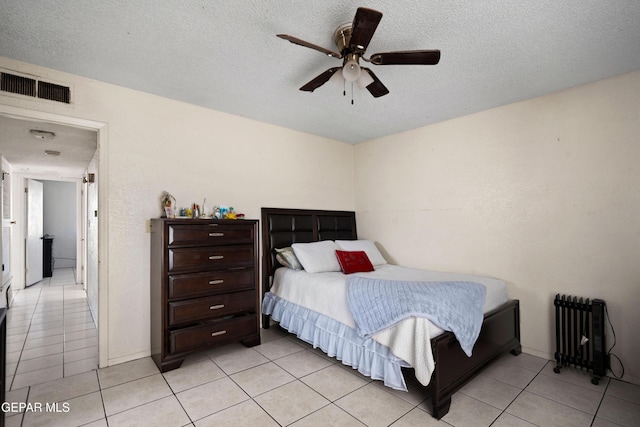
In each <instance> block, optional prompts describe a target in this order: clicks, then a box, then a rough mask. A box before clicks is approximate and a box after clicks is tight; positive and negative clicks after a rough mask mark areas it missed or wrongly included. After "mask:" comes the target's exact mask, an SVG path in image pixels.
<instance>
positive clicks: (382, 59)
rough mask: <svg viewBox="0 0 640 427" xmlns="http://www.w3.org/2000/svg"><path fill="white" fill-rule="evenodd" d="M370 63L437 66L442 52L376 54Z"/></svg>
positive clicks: (372, 56) (406, 51)
mask: <svg viewBox="0 0 640 427" xmlns="http://www.w3.org/2000/svg"><path fill="white" fill-rule="evenodd" d="M368 61H369V62H371V63H372V64H375V65H436V64H437V63H438V62H440V51H439V50H404V51H398V52H383V53H374V54H373V55H371V58H370V59H369V60H368Z"/></svg>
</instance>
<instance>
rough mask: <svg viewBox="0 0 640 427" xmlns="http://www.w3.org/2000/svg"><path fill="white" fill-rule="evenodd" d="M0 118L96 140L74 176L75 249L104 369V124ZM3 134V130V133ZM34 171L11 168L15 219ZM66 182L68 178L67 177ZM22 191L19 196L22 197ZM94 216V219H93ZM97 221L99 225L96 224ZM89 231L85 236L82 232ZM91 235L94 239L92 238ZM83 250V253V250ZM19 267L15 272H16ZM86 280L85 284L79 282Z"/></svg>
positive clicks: (45, 116)
mask: <svg viewBox="0 0 640 427" xmlns="http://www.w3.org/2000/svg"><path fill="white" fill-rule="evenodd" d="M0 116H2V117H8V118H11V119H16V120H27V121H38V122H41V123H46V124H52V125H56V126H62V127H66V128H82V129H90V130H92V131H93V132H94V134H95V136H96V141H97V143H96V150H95V156H94V158H93V159H91V162H90V163H89V164H87V165H85V170H84V172H85V173H84V174H83V175H82V176H80V175H78V176H75V177H74V179H76V180H77V181H78V182H79V183H80V184H79V185H78V188H79V200H81V201H82V202H81V203H80V204H81V208H80V214H79V217H80V218H81V220H79V221H78V228H79V229H80V230H81V231H80V233H81V235H82V236H83V237H82V238H80V239H78V246H79V248H80V250H79V254H78V257H79V258H80V257H82V262H83V263H84V265H86V268H85V269H84V271H79V272H78V274H79V281H83V282H84V283H85V284H86V286H87V296H88V297H89V298H90V299H91V302H92V303H93V307H94V308H95V318H96V320H97V325H98V346H99V354H98V364H99V366H100V367H106V366H107V362H108V322H107V308H108V301H107V298H106V296H107V286H108V280H107V278H108V276H107V271H108V260H107V257H106V254H107V246H106V235H107V230H108V227H107V218H106V215H104V216H103V215H99V213H100V212H106V211H107V204H108V199H107V197H106V194H107V185H108V180H107V179H98V177H99V176H100V177H102V176H104V177H106V175H107V165H108V164H107V156H106V147H107V144H108V138H107V126H106V124H105V123H100V122H94V121H89V120H84V119H77V118H73V117H68V116H62V115H57V114H50V113H44V112H38V111H32V110H26V109H22V108H18V107H11V106H7V105H0ZM3 132H4V129H3ZM5 149H6V147H4V143H3V147H0V154H2V153H3V151H5ZM36 170H37V168H36V167H34V168H33V169H31V168H28V169H27V170H22V169H17V168H14V170H13V171H12V175H13V180H12V181H13V184H12V194H13V195H14V196H15V199H16V200H14V206H16V210H15V211H14V212H15V216H16V217H18V218H24V216H23V215H26V212H25V209H24V206H25V203H24V194H25V193H24V192H23V191H24V187H22V190H20V187H21V185H23V184H24V181H25V179H28V178H31V179H33V178H34V175H36ZM42 173H43V175H42V176H37V178H48V179H51V180H56V179H59V178H60V177H59V176H58V175H56V174H52V173H50V171H47V170H45V171H42ZM89 173H91V174H93V177H94V179H93V180H91V182H89V181H88V180H87V176H88V174H89ZM66 178H67V179H68V178H70V177H66ZM21 191H22V193H21ZM88 212H92V213H95V215H92V216H91V217H92V218H89V215H88ZM94 216H95V218H93V217H94ZM98 217H100V221H98ZM88 221H92V225H91V227H88V226H87V222H88ZM88 229H89V230H90V231H88V232H86V231H83V230H88ZM12 232H13V234H14V235H15V236H16V237H21V236H26V234H25V232H26V230H25V229H24V224H20V222H18V223H17V224H15V225H14V228H13V229H12ZM92 232H93V234H94V235H93V236H92V235H91V234H92ZM98 236H105V238H98ZM84 247H86V250H85V249H82V248H84ZM25 250H26V244H25V239H23V238H15V239H13V240H12V262H11V264H12V267H13V271H14V277H16V276H15V272H16V271H19V270H21V268H20V265H21V264H22V265H24V262H25ZM16 267H18V268H16ZM80 277H85V278H86V280H82V279H80ZM17 281H18V282H22V283H20V284H19V285H21V286H16V287H17V288H18V287H19V288H24V280H17ZM89 295H90V296H89Z"/></svg>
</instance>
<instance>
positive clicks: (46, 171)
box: [0, 115, 98, 178]
mask: <svg viewBox="0 0 640 427" xmlns="http://www.w3.org/2000/svg"><path fill="white" fill-rule="evenodd" d="M31 129H34V130H44V131H47V132H53V133H54V134H55V137H54V138H53V139H39V138H36V137H34V136H33V135H31V133H30V130H31ZM0 130H1V132H0V154H2V155H3V156H4V157H5V158H6V159H7V161H8V162H9V163H10V164H11V166H12V168H13V171H15V172H19V173H25V174H30V175H46V176H49V177H58V178H77V177H80V176H82V174H83V173H84V171H85V169H86V168H87V165H89V162H90V161H91V158H92V157H93V155H94V153H95V151H96V148H97V144H98V139H97V133H96V131H94V130H88V129H81V128H75V127H70V126H62V125H58V124H53V123H46V122H37V121H31V120H21V119H16V118H12V117H8V116H3V115H0ZM45 151H58V152H60V155H58V156H52V155H47V154H46V153H45Z"/></svg>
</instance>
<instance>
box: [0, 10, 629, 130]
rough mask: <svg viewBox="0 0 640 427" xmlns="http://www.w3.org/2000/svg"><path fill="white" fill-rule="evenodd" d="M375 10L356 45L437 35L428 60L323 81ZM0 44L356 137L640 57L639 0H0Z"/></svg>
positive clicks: (65, 66) (553, 86) (26, 57)
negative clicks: (341, 29) (350, 80)
mask: <svg viewBox="0 0 640 427" xmlns="http://www.w3.org/2000/svg"><path fill="white" fill-rule="evenodd" d="M359 6H365V7H370V8H373V9H376V10H379V11H381V12H382V13H383V14H384V16H383V18H382V21H381V22H380V25H379V26H378V29H377V31H376V33H375V35H374V37H373V39H372V41H371V44H370V45H369V48H368V49H367V53H366V55H365V56H367V57H368V56H370V55H371V54H373V53H376V52H385V51H393V50H411V49H440V50H441V51H442V59H441V61H440V64H438V65H436V66H415V65H405V66H399V65H390V66H375V65H371V68H372V69H373V70H374V71H375V73H376V75H377V76H378V77H379V78H380V80H381V81H382V82H383V83H384V84H385V85H386V86H387V88H388V89H389V90H390V94H388V95H386V96H384V97H381V98H378V99H374V98H373V97H372V96H371V95H370V94H369V93H368V92H367V91H366V90H364V91H361V90H359V89H358V88H357V86H356V87H355V88H354V93H353V98H354V105H352V104H351V96H350V92H351V90H350V88H348V90H347V96H346V97H344V96H343V95H342V86H341V85H337V84H334V83H332V82H329V83H327V84H325V85H324V86H322V87H320V88H319V89H317V90H316V91H315V92H313V93H308V92H301V91H299V90H298V88H299V87H300V86H302V85H303V84H304V83H306V82H307V81H309V80H311V79H312V78H313V77H315V76H316V75H318V74H320V73H321V72H323V71H324V70H326V69H327V68H330V67H334V66H339V65H341V62H340V60H337V59H334V58H330V57H327V56H325V55H323V54H321V53H319V52H317V51H314V50H311V49H308V48H304V47H301V46H296V45H293V44H291V43H289V42H287V41H284V40H281V39H279V38H277V37H276V34H278V33H285V34H289V35H292V36H295V37H298V38H301V39H304V40H306V41H309V42H311V43H314V44H318V45H321V46H324V47H326V48H329V49H332V50H335V49H336V48H335V45H334V43H333V40H332V39H333V33H334V30H335V29H336V28H337V27H338V25H340V24H342V23H344V22H349V21H351V20H352V19H353V16H354V14H355V11H356V9H357V7H359ZM0 10H1V13H0V55H1V56H6V57H10V58H14V59H17V60H21V61H25V62H28V63H32V64H37V65H41V66H45V67H49V68H53V69H56V70H61V71H65V72H69V73H73V74H76V75H80V76H84V77H88V78H92V79H96V80H100V81H104V82H108V83H113V84H116V85H120V86H124V87H129V88H133V89H137V90H140V91H144V92H148V93H154V94H158V95H161V96H164V97H168V98H172V99H176V100H180V101H184V102H188V103H192V104H197V105H201V106H204V107H208V108H212V109H215V110H220V111H225V112H228V113H232V114H236V115H240V116H244V117H248V118H251V119H255V120H259V121H263V122H268V123H273V124H276V125H280V126H284V127H287V128H291V129H296V130H300V131H304V132H308V133H312V134H317V135H322V136H325V137H328V138H332V139H335V140H340V141H345V142H348V143H357V142H361V141H366V140H369V139H372V138H376V137H380V136H385V135H389V134H393V133H397V132H401V131H404V130H408V129H413V128H417V127H421V126H425V125H429V124H432V123H435V122H439V121H442V120H447V119H451V118H454V117H459V116H463V115H467V114H470V113H474V112H477V111H481V110H485V109H488V108H492V107H496V106H500V105H504V104H508V103H512V102H515V101H519V100H523V99H528V98H532V97H536V96H540V95H543V94H547V93H550V92H554V91H557V90H561V89H565V88H569V87H572V86H576V85H580V84H584V83H588V82H592V81H595V80H599V79H603V78H607V77H612V76H615V75H619V74H623V73H627V72H631V71H636V70H640V30H639V28H640V1H638V0H606V1H603V0H563V1H555V0H554V1H551V0H494V1H468V0H466V1H462V0H459V1H432V2H427V1H424V0H405V1H391V0H380V1H357V2H356V1H344V0H323V1H322V2H308V1H304V2H303V1H293V0H260V1H257V0H252V1H246V0H245V1H240V0H238V1H215V2H214V1H202V0H201V1H194V0H182V1H166V0H165V1H159V0H137V1H124V0H99V1H98V0H93V1H88V0H66V1H57V0H3V1H2V3H1V5H0Z"/></svg>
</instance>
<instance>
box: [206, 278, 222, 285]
mask: <svg viewBox="0 0 640 427" xmlns="http://www.w3.org/2000/svg"><path fill="white" fill-rule="evenodd" d="M222 283H224V280H222V279H218V280H209V284H210V285H220V284H222Z"/></svg>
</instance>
